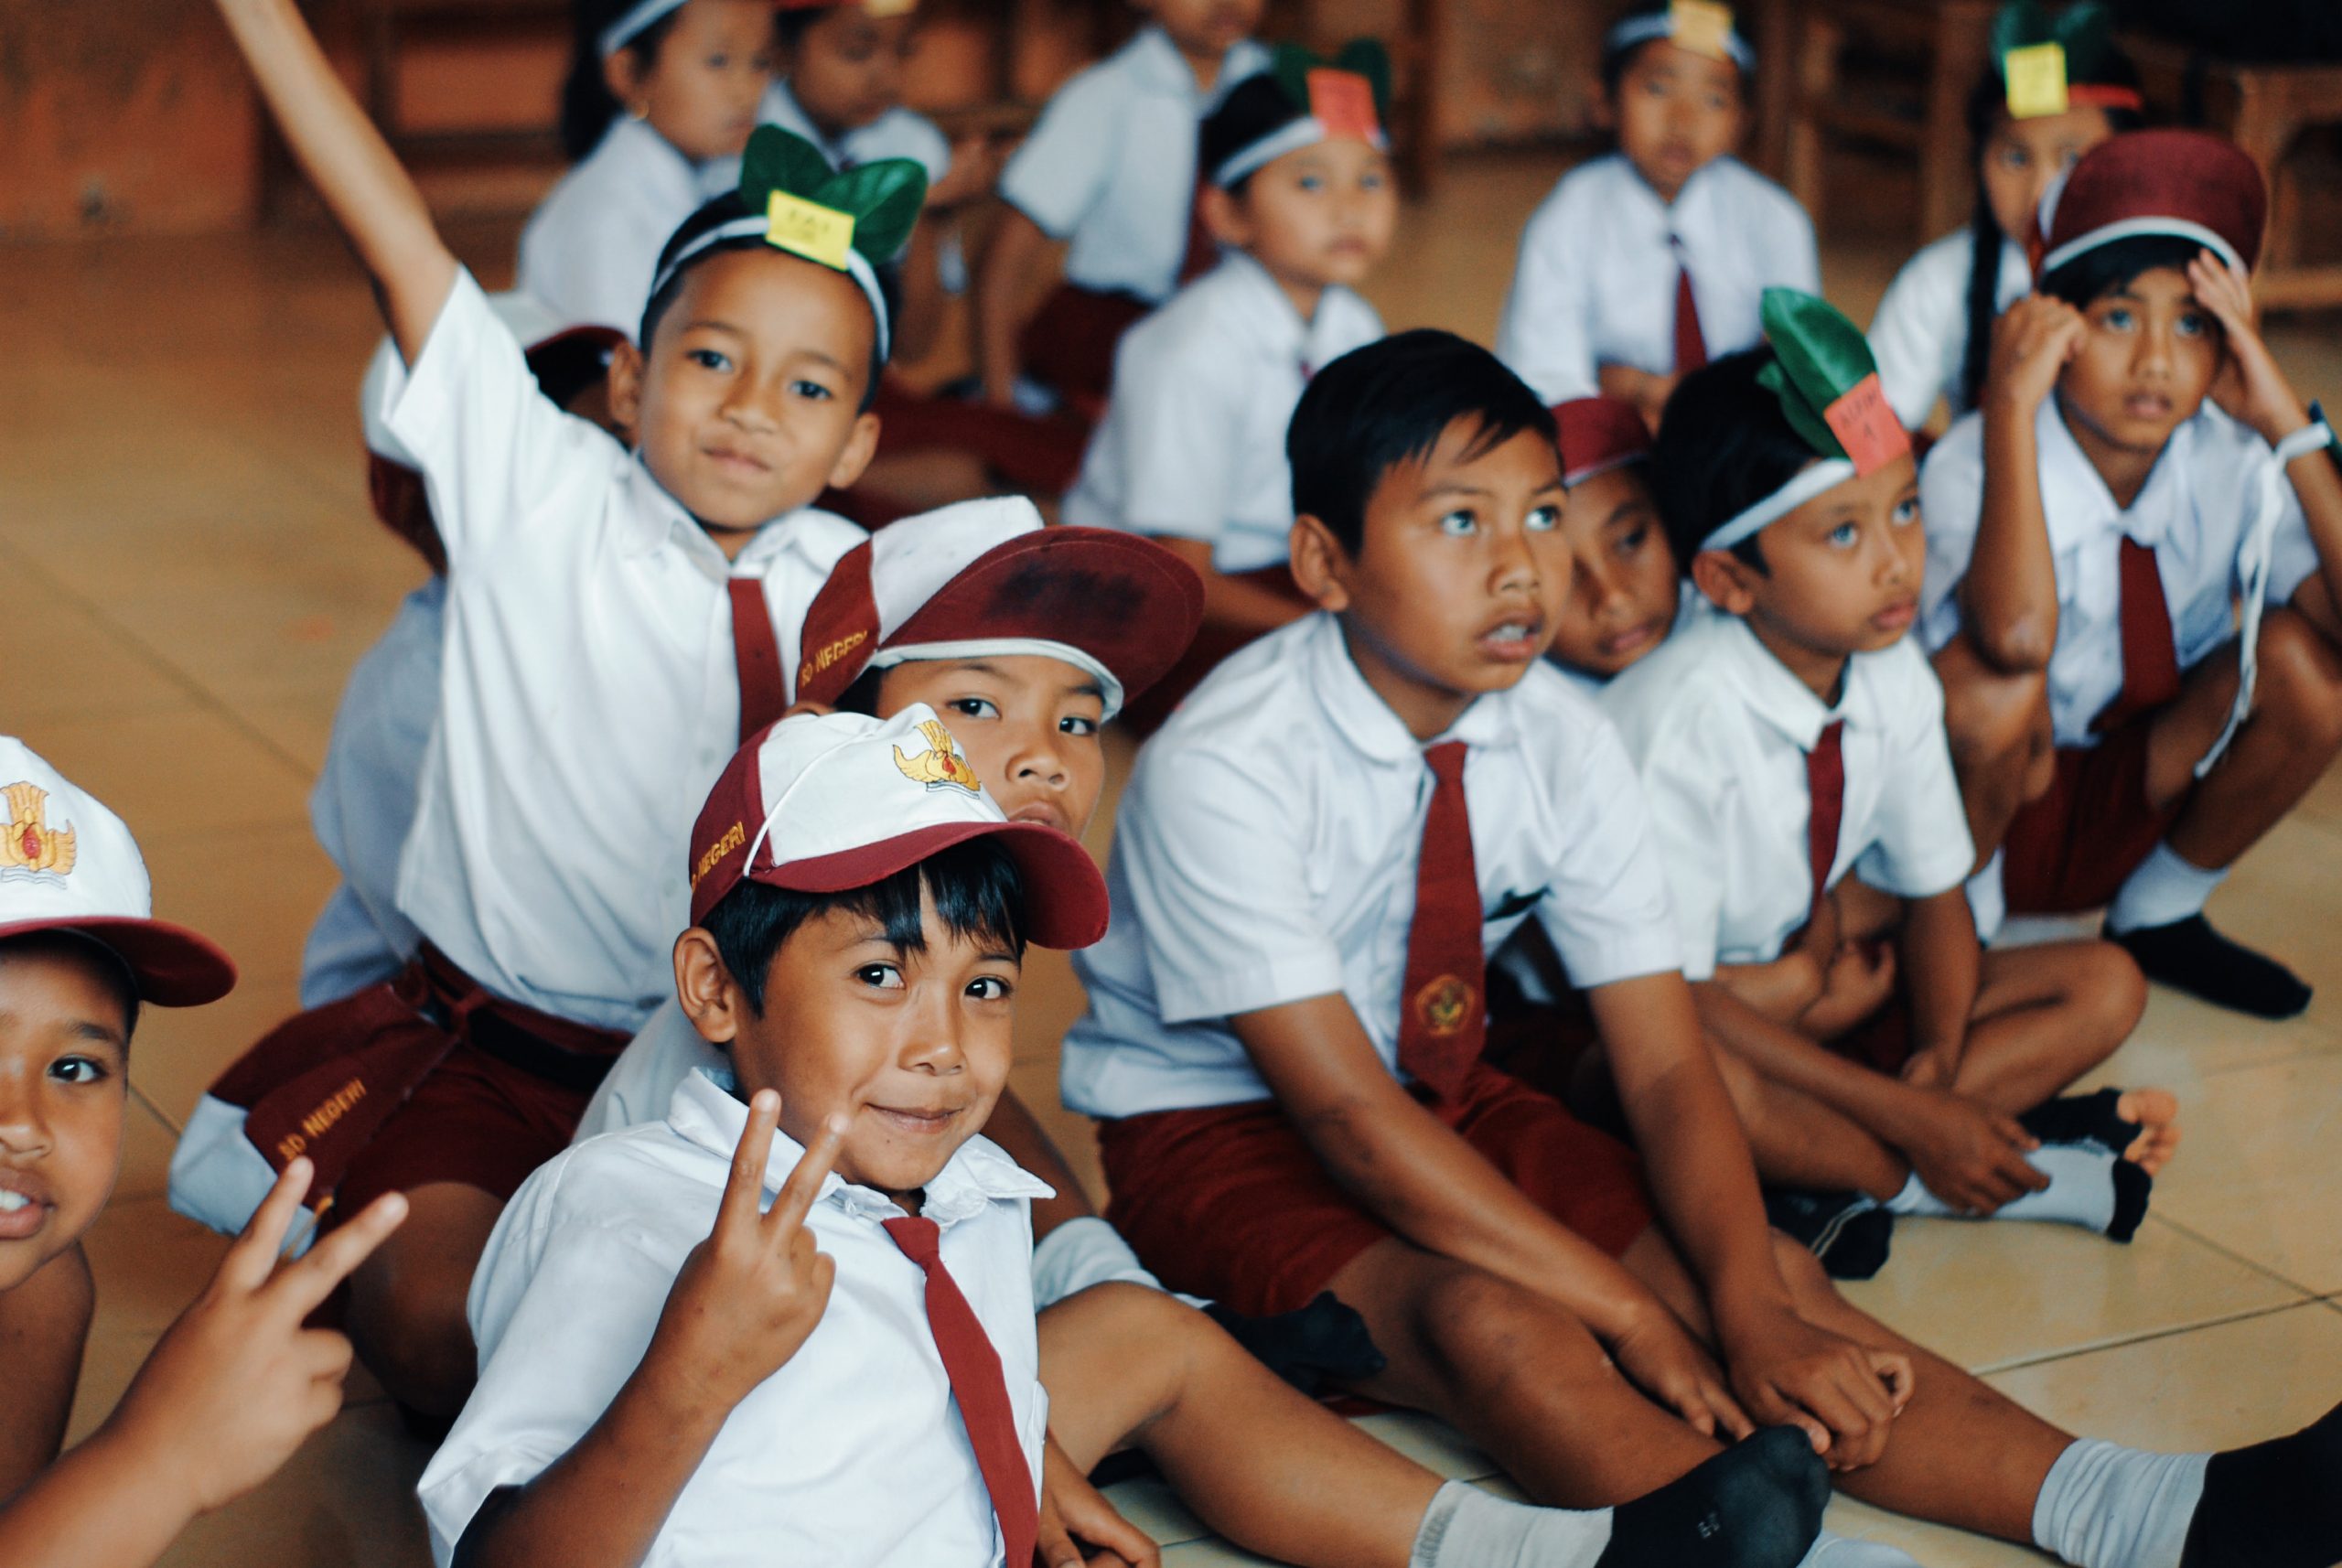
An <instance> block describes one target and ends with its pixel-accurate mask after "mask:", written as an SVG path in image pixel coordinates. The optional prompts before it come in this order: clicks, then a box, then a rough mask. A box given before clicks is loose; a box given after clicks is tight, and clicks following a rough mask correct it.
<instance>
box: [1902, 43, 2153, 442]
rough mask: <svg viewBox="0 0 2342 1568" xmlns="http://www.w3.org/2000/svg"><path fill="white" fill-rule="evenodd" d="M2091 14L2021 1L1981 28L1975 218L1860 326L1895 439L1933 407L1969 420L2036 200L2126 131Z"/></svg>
mask: <svg viewBox="0 0 2342 1568" xmlns="http://www.w3.org/2000/svg"><path fill="white" fill-rule="evenodd" d="M2110 33H2111V20H2110V18H2109V17H2108V16H2107V13H2106V8H2105V7H2104V6H2103V5H2099V4H2098V3H2097V0H2083V3H2082V4H2080V5H2070V6H2068V7H2067V8H2066V9H2065V10H2064V11H2062V12H2060V13H2059V14H2058V15H2057V17H2056V18H2055V20H2052V19H2051V18H2050V16H2048V14H2047V12H2046V11H2044V10H2043V8H2042V7H2041V6H2040V5H2037V4H2036V3H2035V0H2013V3H2012V4H2010V5H2004V6H2002V7H2001V10H2000V14H1999V15H1998V16H1994V17H1993V64H1992V65H1991V67H1990V68H1989V69H1987V70H1986V71H1985V72H1984V75H1983V78H1982V81H1978V82H1977V84H1976V88H1975V91H1972V92H1971V93H1970V94H1969V97H1968V140H1969V145H1971V147H1973V148H1975V150H1976V215H1975V217H1974V218H1973V219H1971V220H1970V222H1969V225H1968V227H1967V228H1966V229H1964V230H1962V231H1960V232H1958V233H1956V234H1947V235H1945V236H1944V237H1943V238H1942V239H1940V240H1938V241H1937V242H1935V243H1933V244H1931V245H1929V246H1928V247H1927V248H1926V249H1925V250H1923V251H1921V252H1919V253H1918V255H1916V256H1914V257H1912V258H1911V259H1910V260H1909V261H1908V262H1907V263H1904V265H1903V270H1902V271H1901V272H1899V273H1897V274H1895V281H1894V283H1892V284H1891V285H1888V286H1887V290H1886V296H1885V298H1884V299H1882V300H1880V301H1879V304H1878V314H1877V316H1876V317H1874V318H1873V319H1872V321H1871V326H1870V347H1871V352H1872V353H1873V354H1875V355H1876V356H1877V359H1878V379H1879V380H1880V381H1882V382H1883V383H1884V384H1885V388H1886V401H1887V402H1888V403H1892V404H1893V405H1894V408H1895V413H1896V417H1897V418H1899V419H1901V420H1902V421H1903V424H1904V427H1905V428H1906V429H1908V430H1917V429H1918V428H1919V427H1920V426H1921V425H1923V424H1927V423H1928V418H1929V416H1930V415H1932V414H1933V413H1935V408H1936V403H1938V401H1939V400H1940V401H1941V402H1942V403H1943V405H1944V406H1945V408H1947V409H1949V410H1950V414H1951V417H1952V418H1954V419H1957V418H1959V417H1960V416H1961V414H1963V413H1967V412H1968V411H1969V410H1970V409H1971V408H1974V407H1975V406H1976V400H1977V399H1978V397H1979V396H1981V395H1982V392H1983V386H1984V360H1985V356H1986V354H1987V353H1988V352H1989V350H1990V349H1991V347H1992V340H1993V320H1994V319H1995V318H1996V317H1999V315H2000V314H2001V312H2002V311H2004V310H2006V309H2007V308H2008V307H2009V306H2012V305H2014V304H2015V303H2016V302H2017V301H2018V300H2020V299H2022V298H2024V297H2025V295H2027V294H2028V293H2030V292H2032V289H2033V263H2032V258H2031V257H2030V255H2028V253H2027V250H2026V247H2027V245H2028V243H2029V242H2032V241H2033V240H2035V239H2036V237H2037V236H2036V222H2037V221H2038V215H2039V212H2040V209H2041V197H2042V193H2043V192H2044V191H2046V190H2047V189H2048V188H2049V183H2050V181H2052V180H2054V179H2057V178H2058V177H2061V176H2063V175H2064V174H2065V173H2066V172H2067V171H2068V170H2070V169H2071V168H2072V167H2073V166H2074V164H2075V162H2076V161H2077V160H2078V159H2079V158H2080V157H2081V156H2082V155H2083V154H2084V153H2086V152H2088V151H2090V148H2092V147H2094V146H2096V145H2098V144H2099V143H2100V142H2102V141H2104V140H2106V139H2107V138H2108V137H2109V136H2111V135H2114V134H2117V133H2119V132H2122V131H2134V130H2137V129H2138V128H2139V125H2140V120H2141V112H2142V110H2143V107H2144V100H2143V99H2142V98H2141V97H2140V96H2139V78H2138V71H2137V70H2136V68H2134V67H2133V65H2132V64H2131V61H2130V59H2129V57H2128V56H2126V55H2124V54H2123V53H2122V50H2121V49H2119V48H2116V47H2115V46H2114V42H2113V39H2112V38H2111V36H2110Z"/></svg>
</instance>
